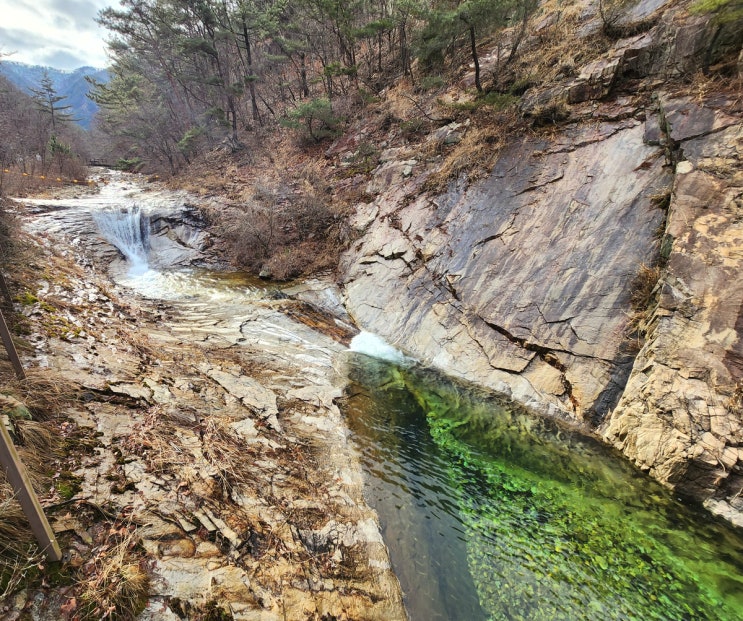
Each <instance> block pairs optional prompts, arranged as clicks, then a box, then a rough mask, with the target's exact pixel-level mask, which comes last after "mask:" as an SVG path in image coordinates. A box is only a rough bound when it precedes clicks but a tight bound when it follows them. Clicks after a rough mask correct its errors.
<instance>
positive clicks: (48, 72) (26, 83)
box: [0, 61, 108, 129]
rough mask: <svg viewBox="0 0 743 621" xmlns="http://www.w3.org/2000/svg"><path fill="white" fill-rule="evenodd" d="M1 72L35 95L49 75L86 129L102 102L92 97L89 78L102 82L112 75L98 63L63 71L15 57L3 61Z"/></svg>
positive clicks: (22, 88)
mask: <svg viewBox="0 0 743 621" xmlns="http://www.w3.org/2000/svg"><path fill="white" fill-rule="evenodd" d="M0 74H2V75H4V76H5V77H6V78H8V80H10V81H11V82H12V83H13V84H14V85H15V86H17V87H18V88H20V89H21V90H22V91H23V92H24V93H26V94H27V95H33V92H34V90H38V88H39V86H40V85H41V81H42V80H43V79H44V78H45V76H46V77H48V78H49V79H50V80H51V83H52V86H53V87H54V90H55V92H56V93H57V94H58V95H59V96H61V97H64V98H65V103H66V104H67V105H69V106H70V111H71V113H72V116H73V117H74V119H75V122H76V123H78V124H79V125H80V126H81V127H83V128H85V129H90V127H91V123H92V121H93V116H94V115H95V113H96V112H97V111H98V106H97V105H96V104H95V102H93V101H92V100H91V99H90V98H89V97H88V92H89V91H90V82H88V78H92V79H94V80H97V81H99V82H105V81H106V80H107V78H108V76H107V73H106V71H105V69H96V68H94V67H79V68H78V69H75V70H74V71H60V70H58V69H54V68H52V67H40V66H38V65H26V64H23V63H17V62H11V61H5V62H2V63H0Z"/></svg>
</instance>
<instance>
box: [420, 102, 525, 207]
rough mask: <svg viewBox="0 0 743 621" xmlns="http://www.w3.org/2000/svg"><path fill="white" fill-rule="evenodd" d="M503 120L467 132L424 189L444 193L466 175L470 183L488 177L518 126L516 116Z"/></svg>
mask: <svg viewBox="0 0 743 621" xmlns="http://www.w3.org/2000/svg"><path fill="white" fill-rule="evenodd" d="M501 116H502V117H503V118H504V122H503V123H498V122H492V123H488V124H487V125H484V126H481V127H471V128H470V129H468V130H467V132H466V133H465V135H464V137H463V138H462V140H461V141H460V142H459V143H457V144H456V145H455V146H454V147H453V148H452V149H451V150H450V151H448V152H447V153H446V155H445V159H444V163H443V165H442V166H441V167H440V168H439V169H438V170H437V171H436V172H434V173H433V174H432V175H431V176H430V177H429V178H428V179H427V180H426V184H425V189H426V190H427V191H430V192H435V193H441V192H444V191H445V190H446V189H447V186H448V185H449V183H450V182H451V181H453V180H455V179H457V178H459V177H460V176H461V175H463V174H467V176H468V178H469V180H470V181H474V180H476V179H479V178H481V177H483V176H485V175H486V174H488V173H489V172H490V171H491V170H492V168H493V165H494V164H495V161H496V159H497V158H498V155H499V154H500V151H501V149H502V148H503V147H504V146H505V145H506V139H507V136H508V131H509V129H508V128H509V127H510V126H511V123H514V124H515V123H516V119H515V115H513V113H510V114H508V113H506V114H503V115H501ZM506 118H508V119H509V120H505V119H506Z"/></svg>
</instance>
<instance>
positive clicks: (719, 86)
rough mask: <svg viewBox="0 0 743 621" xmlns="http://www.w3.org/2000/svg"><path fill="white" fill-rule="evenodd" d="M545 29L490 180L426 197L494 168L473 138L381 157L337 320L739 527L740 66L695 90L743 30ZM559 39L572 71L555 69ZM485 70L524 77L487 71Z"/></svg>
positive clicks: (570, 11) (560, 23)
mask: <svg viewBox="0 0 743 621" xmlns="http://www.w3.org/2000/svg"><path fill="white" fill-rule="evenodd" d="M536 19H537V20H538V23H537V24H535V25H534V26H533V28H532V32H535V33H536V34H535V35H534V36H533V37H532V38H531V39H530V40H529V41H527V42H525V43H524V44H523V46H522V52H521V56H522V58H524V59H529V58H530V56H531V58H532V59H534V58H538V57H539V56H540V55H541V56H542V57H544V59H545V60H543V61H542V62H543V64H542V66H541V69H542V70H544V71H545V72H547V73H549V79H546V78H545V79H543V80H541V81H538V80H534V79H532V82H537V83H535V84H531V85H528V86H527V88H526V90H525V92H524V94H523V95H522V96H521V100H520V103H519V106H520V111H521V115H522V117H524V118H526V119H531V121H532V125H533V128H534V129H532V130H530V131H527V132H522V133H513V134H511V135H510V136H508V137H507V139H506V140H504V141H503V144H504V147H503V148H502V149H501V150H500V152H499V153H498V155H497V159H496V162H495V165H494V167H493V168H492V169H491V170H489V171H488V172H487V173H486V175H485V176H484V177H483V178H481V179H479V180H474V181H473V180H472V177H470V180H469V181H468V178H467V176H466V175H461V174H460V175H458V176H456V175H455V176H454V180H453V181H452V182H451V183H449V185H448V187H447V189H446V190H445V191H443V192H441V191H440V192H437V193H431V192H430V191H424V190H428V189H429V188H431V187H439V184H435V183H432V180H433V179H435V178H437V176H438V178H440V176H441V174H442V171H445V170H446V168H447V166H449V165H450V162H451V157H448V156H447V152H448V151H447V149H451V148H453V149H454V150H456V149H457V148H458V147H457V146H456V145H461V144H465V143H466V142H467V141H468V140H469V142H470V143H478V142H479V147H483V145H484V148H485V149H487V143H485V142H483V141H482V140H479V139H478V136H477V134H475V133H474V132H475V129H474V128H472V127H470V126H468V125H467V124H466V123H461V124H460V123H452V124H449V125H447V126H444V127H441V128H440V129H438V130H436V131H435V132H434V133H432V134H431V135H430V136H429V137H428V141H427V147H426V148H421V147H420V145H414V144H410V145H402V146H399V147H396V148H391V149H388V150H387V151H385V152H383V153H382V156H381V158H380V159H381V163H380V165H379V166H378V167H377V168H376V170H375V171H374V173H373V178H372V180H371V181H370V182H369V184H368V185H367V187H366V189H365V191H366V194H367V195H368V196H369V198H370V199H371V200H369V201H368V202H366V203H363V204H360V205H358V207H357V213H356V217H355V220H354V225H355V227H356V230H357V231H358V232H359V234H360V237H359V239H358V241H357V243H356V244H355V245H353V246H352V248H351V249H350V250H349V252H347V253H346V255H345V257H344V261H343V282H344V285H345V291H346V303H347V307H348V309H349V312H350V313H351V314H352V316H353V317H354V319H355V320H356V321H357V323H358V324H359V325H360V326H361V327H363V328H365V329H368V330H372V331H375V332H377V333H379V334H381V335H383V336H385V337H386V338H387V339H389V340H390V341H392V342H393V343H395V344H396V345H397V346H399V347H401V348H403V349H405V350H406V351H408V352H410V353H411V354H413V355H415V356H416V357H418V358H420V359H422V360H424V361H425V362H427V363H429V364H433V365H435V366H437V367H440V368H443V369H445V370H446V371H447V372H449V373H452V374H454V375H458V376H460V377H462V378H466V379H468V380H471V381H475V382H477V383H480V384H483V385H486V386H489V387H492V388H494V389H496V390H500V391H503V392H505V393H507V394H510V395H512V396H513V398H515V399H516V400H518V401H520V402H522V403H526V404H528V405H530V406H531V407H533V408H535V409H537V410H539V411H542V412H547V413H550V414H552V415H556V416H560V417H563V418H566V419H569V420H573V421H575V422H577V423H579V424H582V425H584V426H585V427H586V428H590V429H595V430H597V431H598V432H599V433H601V434H602V435H603V436H604V438H605V439H606V440H607V441H608V442H610V443H612V444H615V445H616V446H617V447H619V448H620V449H621V450H623V452H624V453H625V454H626V455H627V456H628V457H629V458H630V459H632V460H634V461H635V462H636V463H637V464H638V465H639V466H640V467H642V468H643V469H645V470H648V471H650V472H651V473H652V474H653V476H655V477H656V478H658V479H659V480H661V481H663V482H665V483H667V484H669V485H673V486H675V487H676V488H677V489H678V490H679V492H681V493H686V494H688V495H691V496H693V497H695V498H697V499H700V500H709V501H710V506H712V507H713V508H715V509H716V510H718V511H720V512H723V513H725V512H726V513H727V517H728V518H730V519H733V520H736V519H740V515H741V510H743V499H741V485H743V478H742V477H741V472H742V471H743V470H742V469H743V454H741V451H740V449H739V448H738V445H739V443H740V441H741V412H740V390H739V385H740V380H741V375H743V367H742V366H741V364H740V344H739V335H738V329H739V328H740V323H739V320H738V317H739V314H740V309H741V307H742V306H743V296H742V295H741V294H742V293H743V291H742V290H741V287H740V285H738V284H737V283H738V282H739V280H740V275H741V270H742V269H743V266H741V265H740V260H741V258H743V252H741V249H742V248H743V246H742V245H741V241H742V240H743V237H742V236H741V233H742V231H741V223H740V214H739V212H740V209H741V208H742V207H743V204H741V196H742V195H743V194H742V192H743V187H742V186H743V176H742V173H741V170H743V168H742V165H741V148H742V147H741V145H742V142H741V132H742V131H743V108H742V107H741V100H740V85H739V83H738V82H737V81H736V80H737V79H738V78H737V77H736V75H735V72H736V69H735V67H734V66H733V67H732V68H731V66H730V64H729V63H728V65H727V66H726V67H725V68H724V71H726V73H724V75H725V76H727V77H722V78H718V79H717V81H713V80H710V79H709V78H706V77H703V76H701V75H696V76H695V73H696V72H698V71H699V70H700V69H701V68H704V67H706V66H708V65H710V64H711V63H714V62H718V61H719V60H720V59H722V60H725V59H730V58H732V59H733V63H734V62H735V58H736V57H737V55H738V50H739V49H740V44H741V40H740V37H741V35H740V29H736V27H731V28H727V29H726V28H722V29H720V28H718V26H717V24H716V23H715V22H714V21H712V20H711V19H710V17H709V16H696V15H691V14H690V13H689V11H688V5H687V4H685V3H677V2H636V3H629V4H625V5H624V6H623V7H622V13H621V18H617V19H616V20H614V21H612V22H611V24H610V25H611V29H609V28H608V24H607V18H606V15H605V14H604V15H602V14H601V13H599V12H598V7H596V6H594V5H593V4H590V3H585V4H581V3H574V4H572V5H570V6H566V7H563V11H562V13H559V12H558V13H555V12H546V11H545V12H543V13H541V14H540V15H538V16H537V18H536ZM566 24H567V26H568V27H569V28H568V30H570V31H572V32H571V37H573V38H571V39H570V40H568V41H563V42H561V45H562V47H561V50H562V51H563V52H564V53H567V52H568V51H570V50H571V48H572V49H573V50H576V52H575V53H574V54H573V55H572V56H571V57H570V58H569V60H570V62H564V63H563V64H564V65H565V66H564V67H562V66H561V67H557V63H554V62H552V66H548V65H547V63H550V62H551V60H550V51H551V49H552V48H550V46H553V47H554V45H555V41H556V39H557V38H559V37H560V36H561V35H564V34H565V32H566ZM498 49H500V46H499V47H498ZM587 50H588V51H587ZM524 62H526V60H525V61H524ZM532 62H535V61H534V60H532ZM488 63H489V65H488ZM571 63H572V65H571ZM484 66H485V69H484V71H488V70H491V71H493V72H494V73H495V72H497V71H498V70H501V73H502V74H503V75H506V74H507V73H508V72H509V71H510V72H511V73H514V72H515V73H516V75H515V76H512V77H511V79H512V80H516V79H518V77H519V76H518V73H519V68H518V67H516V68H513V67H511V68H510V69H507V70H502V67H500V66H499V65H498V55H497V54H496V53H494V54H492V55H490V56H489V57H488V58H486V60H485V63H484ZM532 69H533V68H532ZM527 70H528V67H527ZM721 71H723V70H721ZM693 76H694V77H693ZM471 79H472V78H471V75H470V76H465V77H464V78H463V83H464V84H467V83H469V82H470V81H471ZM503 79H506V78H505V77H504V78H503ZM512 92H513V91H512ZM390 105H392V104H390ZM428 116H429V118H432V117H433V116H435V115H433V114H429V115H428ZM447 120H449V119H447ZM545 124H549V125H550V128H549V129H548V130H545V129H543V128H542V127H541V126H544V125H545ZM468 133H469V137H468ZM431 142H433V143H434V144H435V146H436V149H431ZM450 145H454V146H453V147H451V146H450ZM344 148H346V149H347V152H345V153H344V151H343V149H344ZM354 148H356V144H353V143H352V142H351V143H350V146H348V145H346V146H345V147H344V145H343V144H341V145H337V146H336V147H335V148H334V149H335V150H334V151H333V152H337V153H339V157H340V159H341V160H343V159H344V158H345V159H347V160H348V159H350V158H351V157H352V155H353V153H352V151H353V149H354ZM432 151H433V152H434V153H437V156H433V157H431V156H430V153H431V152H432ZM442 153H443V157H442V156H441V154H442ZM447 157H448V159H447ZM656 281H657V282H656ZM648 306H650V308H648ZM638 350H639V352H638Z"/></svg>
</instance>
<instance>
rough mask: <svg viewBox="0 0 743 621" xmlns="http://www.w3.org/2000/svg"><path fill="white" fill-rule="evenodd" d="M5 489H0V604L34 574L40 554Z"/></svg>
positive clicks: (41, 559) (39, 560)
mask: <svg viewBox="0 0 743 621" xmlns="http://www.w3.org/2000/svg"><path fill="white" fill-rule="evenodd" d="M8 491H9V489H8V486H2V487H0V496H4V499H3V500H0V601H2V600H4V599H5V598H6V597H8V596H9V595H11V594H12V593H14V592H15V591H16V590H17V589H18V588H19V587H20V586H21V585H22V584H23V583H24V582H26V581H27V580H28V578H29V575H33V574H35V573H36V572H37V567H38V565H39V564H40V563H41V562H43V558H44V555H43V554H42V553H41V552H39V549H38V546H37V545H36V543H35V542H34V539H33V536H32V534H31V529H30V528H29V526H28V520H27V519H26V516H25V515H24V514H23V511H22V510H21V506H20V505H19V504H18V502H17V501H16V499H15V498H14V497H13V496H12V495H8Z"/></svg>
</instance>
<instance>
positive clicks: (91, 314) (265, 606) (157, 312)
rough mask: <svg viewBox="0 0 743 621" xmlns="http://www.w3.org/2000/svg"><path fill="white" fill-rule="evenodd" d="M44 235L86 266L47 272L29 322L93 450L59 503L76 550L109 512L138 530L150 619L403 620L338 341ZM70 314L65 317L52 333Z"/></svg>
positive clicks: (38, 614) (34, 606)
mask: <svg viewBox="0 0 743 621" xmlns="http://www.w3.org/2000/svg"><path fill="white" fill-rule="evenodd" d="M39 244H40V249H39V252H40V253H42V255H43V257H42V258H41V259H39V260H40V261H41V262H43V264H45V265H50V264H57V265H61V264H65V265H73V264H77V265H76V266H75V267H73V268H70V269H72V270H77V277H76V278H61V277H60V278H58V279H55V280H52V279H51V278H50V279H49V280H41V281H39V283H38V287H37V292H36V295H37V296H38V298H39V302H38V303H36V304H33V305H30V306H27V307H25V308H24V313H25V314H26V315H27V317H28V320H29V324H30V325H31V326H33V330H35V331H36V334H33V335H32V336H31V340H33V341H34V342H35V343H36V352H35V353H34V355H33V356H32V357H30V358H27V359H26V361H25V363H26V365H27V366H29V367H48V368H49V372H50V373H56V374H58V375H59V376H60V381H62V382H65V383H68V384H69V385H71V386H75V387H79V390H80V393H81V395H82V396H81V399H80V400H79V405H78V406H77V407H75V408H73V409H71V410H70V411H69V412H67V415H68V416H69V421H68V423H66V426H65V428H66V429H67V433H68V436H69V438H68V441H69V442H73V443H78V444H79V445H80V446H81V447H87V449H85V450H82V449H81V450H80V451H79V461H78V463H76V464H75V465H74V472H73V475H74V477H76V478H77V480H78V481H79V491H77V493H76V494H75V495H74V497H73V498H72V500H71V501H69V502H68V503H66V504H65V507H67V509H64V508H62V509H57V510H55V511H54V512H53V513H52V514H51V518H52V522H53V527H54V529H55V530H56V531H57V533H58V536H59V538H60V540H61V541H62V542H63V544H64V548H65V550H64V552H65V562H66V563H71V564H72V566H73V567H78V566H80V565H83V564H84V563H86V562H88V561H87V559H89V558H90V557H91V556H92V555H95V554H96V550H98V548H97V547H96V546H97V542H98V539H97V533H98V532H99V531H100V525H99V524H98V523H99V522H100V521H101V519H102V520H103V521H104V522H105V521H106V520H108V521H112V522H113V523H114V524H117V525H119V526H121V525H122V524H124V525H125V526H126V528H127V529H129V532H131V534H132V537H133V538H134V540H135V541H136V542H138V546H137V548H136V549H137V550H138V554H139V557H138V558H139V564H140V566H142V567H146V568H147V572H148V574H149V576H150V583H149V592H148V594H147V605H146V608H145V610H144V612H142V613H141V615H140V616H139V618H140V619H143V620H144V619H150V620H169V619H182V618H202V617H201V616H198V615H203V614H205V611H208V610H214V609H216V608H218V609H221V610H222V611H223V612H224V614H227V615H230V616H229V618H232V619H236V620H261V621H269V620H277V621H279V620H281V621H283V620H284V619H368V620H379V621H382V620H384V621H389V620H396V619H407V614H406V612H405V609H404V606H403V602H402V594H401V591H400V587H399V583H398V581H397V579H396V578H395V576H394V574H393V572H392V570H391V567H390V561H389V557H388V552H387V548H386V546H385V544H384V542H383V540H382V538H381V535H380V532H379V526H378V522H377V517H376V514H375V513H374V512H373V511H372V510H371V509H370V508H369V507H368V506H367V505H366V503H365V501H364V498H363V494H362V492H363V489H362V487H363V476H362V472H361V468H360V464H359V461H358V458H357V455H356V453H355V452H354V449H353V447H352V446H351V444H350V443H349V439H348V434H347V430H346V427H345V423H344V421H343V418H342V415H341V413H340V411H339V410H338V408H337V406H336V405H335V403H334V400H335V399H336V398H337V397H340V396H341V394H342V387H343V380H342V378H341V377H340V376H339V374H338V373H337V372H336V371H335V369H334V365H335V364H336V363H337V361H338V360H339V359H340V358H342V356H343V352H344V351H345V347H344V346H343V345H342V344H340V343H339V342H336V341H335V340H333V339H332V338H330V337H327V336H324V335H323V334H321V333H319V332H316V331H314V330H312V329H311V328H309V327H307V326H305V325H303V324H301V323H297V322H296V321H293V320H292V319H291V318H290V317H289V315H290V314H291V311H292V306H293V305H294V304H296V303H295V302H292V301H291V300H273V301H264V302H257V303H256V304H254V305H251V306H250V307H245V306H243V307H241V308H228V309H224V308H222V309H214V308H209V307H201V308H198V309H189V308H188V307H187V306H183V307H179V306H178V305H177V304H175V303H174V304H172V305H165V304H163V303H155V302H145V301H141V300H138V299H136V298H134V297H128V298H126V299H124V298H123V297H117V296H116V295H114V294H113V293H112V292H111V286H110V283H109V282H107V281H106V280H105V279H100V277H96V276H95V274H94V273H93V272H92V271H91V269H90V268H89V267H87V268H82V267H80V265H79V263H78V262H79V260H80V256H77V255H76V253H78V254H79V253H80V248H79V247H78V248H77V249H75V248H70V247H67V246H66V242H65V240H64V238H63V236H62V237H58V236H57V235H47V236H45V237H43V238H41V239H40V241H39ZM83 263H85V261H83ZM52 272H58V273H61V271H60V270H53V271H51V272H50V273H52ZM61 309H64V310H61ZM59 322H63V323H64V325H65V326H67V328H68V329H66V330H64V331H60V330H56V331H54V330H52V331H51V334H53V336H49V333H50V331H49V329H48V328H49V326H50V325H56V323H59ZM90 515H94V516H97V517H96V519H95V520H93V521H92V522H91V520H90V519H88V518H86V516H90ZM122 528H123V527H122ZM25 597H26V598H27V599H26V604H25V607H24V605H23V602H20V604H19V606H17V607H16V610H32V618H34V619H48V620H51V619H54V620H58V619H59V614H60V613H59V611H60V610H62V609H63V608H62V607H63V606H67V607H69V606H70V605H71V602H70V597H71V595H70V594H69V593H67V594H66V592H65V590H64V589H61V590H59V589H58V590H54V589H52V590H49V589H43V590H40V591H39V592H37V593H27V594H25ZM204 618H206V617H204ZM209 618H211V617H209ZM219 618H226V617H221V616H220V617H219Z"/></svg>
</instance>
